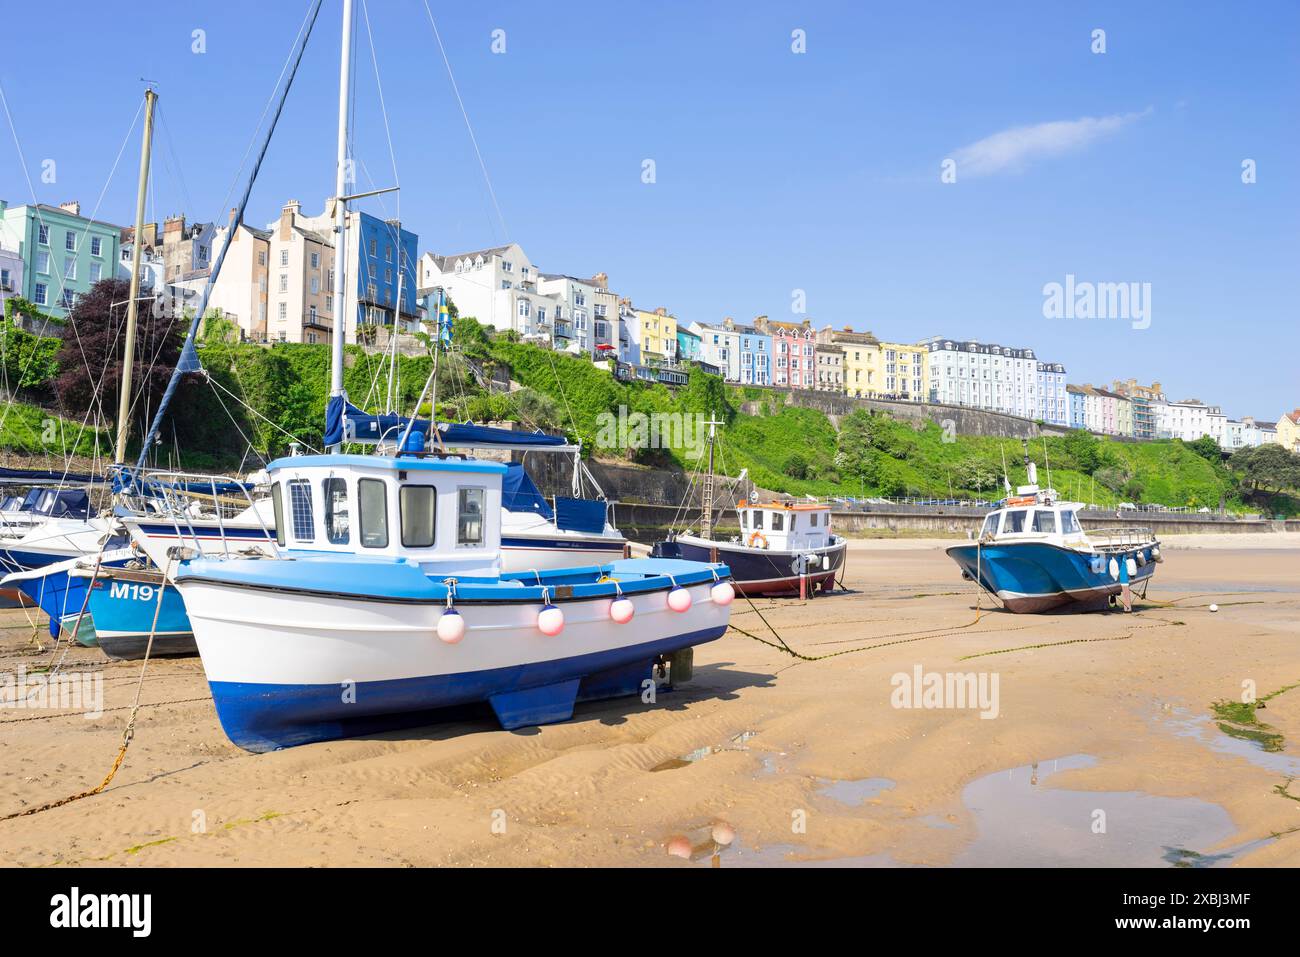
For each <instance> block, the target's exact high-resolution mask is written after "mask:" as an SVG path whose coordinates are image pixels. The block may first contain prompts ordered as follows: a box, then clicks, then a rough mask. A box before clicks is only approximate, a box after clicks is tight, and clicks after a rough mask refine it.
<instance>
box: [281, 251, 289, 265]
mask: <svg viewBox="0 0 1300 957" xmlns="http://www.w3.org/2000/svg"><path fill="white" fill-rule="evenodd" d="M280 265H281V266H287V265H289V250H287V249H281V250H280Z"/></svg>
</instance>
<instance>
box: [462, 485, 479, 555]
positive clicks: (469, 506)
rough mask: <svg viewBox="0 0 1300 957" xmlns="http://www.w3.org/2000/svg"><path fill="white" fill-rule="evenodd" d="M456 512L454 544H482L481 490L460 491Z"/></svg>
mask: <svg viewBox="0 0 1300 957" xmlns="http://www.w3.org/2000/svg"><path fill="white" fill-rule="evenodd" d="M457 504H458V507H457V510H456V544H457V545H471V546H472V545H482V544H483V489H481V488H462V489H460V494H459V501H458V503H457Z"/></svg>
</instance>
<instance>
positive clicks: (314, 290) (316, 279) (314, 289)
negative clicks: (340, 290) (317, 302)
mask: <svg viewBox="0 0 1300 957" xmlns="http://www.w3.org/2000/svg"><path fill="white" fill-rule="evenodd" d="M283 291H284V290H281V292H283ZM318 293H320V276H312V277H311V294H312V295H313V296H315V295H317V294H318Z"/></svg>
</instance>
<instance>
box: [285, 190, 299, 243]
mask: <svg viewBox="0 0 1300 957" xmlns="http://www.w3.org/2000/svg"><path fill="white" fill-rule="evenodd" d="M301 207H302V204H301V203H300V202H298V201H297V200H296V199H291V200H289V202H287V203H285V204H284V206H283V207H282V208H281V209H280V241H281V242H288V241H289V234H290V232H291V231H292V229H293V221H294V220H295V219H297V218H298V210H299V209H300V208H301Z"/></svg>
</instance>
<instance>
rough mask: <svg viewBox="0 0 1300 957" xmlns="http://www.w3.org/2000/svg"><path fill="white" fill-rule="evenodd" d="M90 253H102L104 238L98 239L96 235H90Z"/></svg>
mask: <svg viewBox="0 0 1300 957" xmlns="http://www.w3.org/2000/svg"><path fill="white" fill-rule="evenodd" d="M90 255H92V256H102V255H104V240H102V239H100V238H99V237H98V236H91V237H90Z"/></svg>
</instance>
